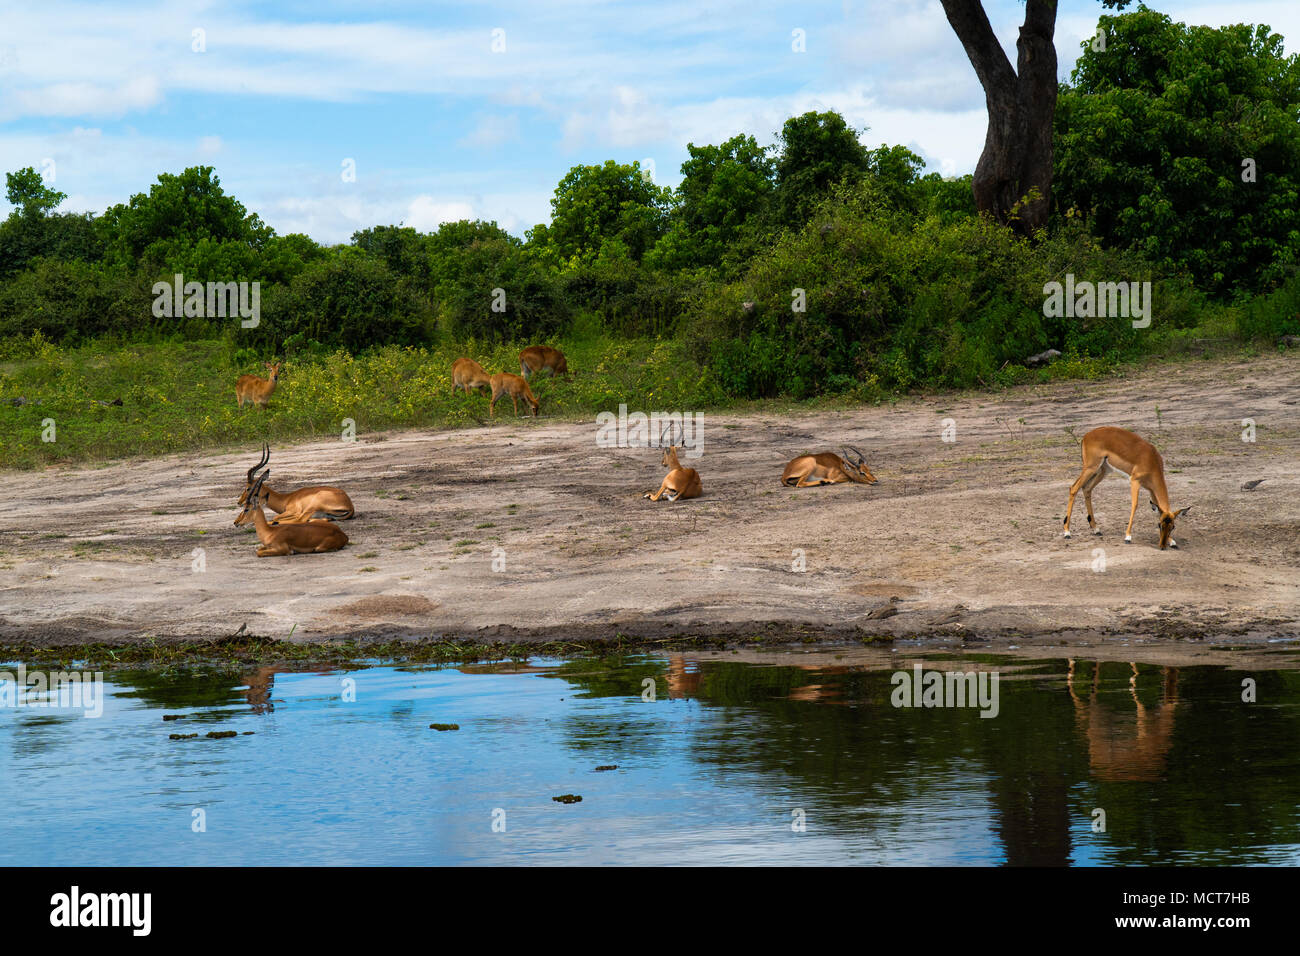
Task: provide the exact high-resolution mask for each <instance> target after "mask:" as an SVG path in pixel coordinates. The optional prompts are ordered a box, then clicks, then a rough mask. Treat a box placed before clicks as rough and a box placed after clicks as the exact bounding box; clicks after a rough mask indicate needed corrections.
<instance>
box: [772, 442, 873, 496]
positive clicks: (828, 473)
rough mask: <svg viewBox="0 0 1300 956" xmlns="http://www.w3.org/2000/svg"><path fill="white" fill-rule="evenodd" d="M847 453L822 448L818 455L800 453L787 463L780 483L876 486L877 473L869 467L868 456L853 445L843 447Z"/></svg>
mask: <svg viewBox="0 0 1300 956" xmlns="http://www.w3.org/2000/svg"><path fill="white" fill-rule="evenodd" d="M840 450H841V451H842V452H843V453H844V454H843V455H837V454H835V453H834V452H833V451H823V452H819V453H818V454H816V455H800V456H799V457H798V458H795V459H793V460H792V461H791V462H790V464H788V465H786V466H785V471H783V472H782V473H781V484H783V485H793V486H794V487H795V488H811V487H815V486H816V485H835V484H839V483H840V482H844V481H852V482H856V483H858V484H860V485H874V484H875V483H876V476H875V475H873V474H872V473H871V469H869V468H868V467H867V456H866V455H864V454H862V452H861V451H859V450H858V449H857V448H854V447H853V446H852V445H846V446H844V447H843V448H841V449H840Z"/></svg>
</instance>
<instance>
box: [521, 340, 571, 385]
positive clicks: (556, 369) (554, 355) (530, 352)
mask: <svg viewBox="0 0 1300 956" xmlns="http://www.w3.org/2000/svg"><path fill="white" fill-rule="evenodd" d="M544 368H548V369H550V370H551V377H552V378H554V377H555V376H556V375H563V376H565V377H566V378H572V376H571V375H569V363H568V362H567V361H566V360H565V358H564V353H563V352H561V351H560V350H559V349H553V348H551V347H550V346H549V345H530V346H528V348H526V349H524V350H523V351H522V352H520V353H519V374H520V375H522V376H523V377H524V378H532V377H533V373H535V372H540V371H541V370H542V369H544Z"/></svg>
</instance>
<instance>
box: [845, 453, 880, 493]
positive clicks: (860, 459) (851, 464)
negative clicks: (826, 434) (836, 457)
mask: <svg viewBox="0 0 1300 956" xmlns="http://www.w3.org/2000/svg"><path fill="white" fill-rule="evenodd" d="M840 451H841V452H843V454H842V455H840V457H841V458H843V459H844V467H845V468H848V469H850V470H852V471H855V472H857V473H858V475H859V476H860V477H861V478H862V480H863V481H865V482H866V483H867V484H869V485H874V484H875V483H876V476H875V475H873V474H872V473H871V469H870V468H868V467H867V456H866V455H864V454H862V452H861V451H859V450H858V449H857V448H854V447H853V446H852V445H845V446H844V447H843V448H841V449H840Z"/></svg>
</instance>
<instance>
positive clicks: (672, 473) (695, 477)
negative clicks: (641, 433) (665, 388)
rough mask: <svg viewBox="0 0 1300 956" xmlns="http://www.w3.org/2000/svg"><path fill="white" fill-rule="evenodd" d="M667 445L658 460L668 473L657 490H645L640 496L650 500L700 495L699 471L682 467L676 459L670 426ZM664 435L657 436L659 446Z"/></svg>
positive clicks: (675, 448) (678, 498)
mask: <svg viewBox="0 0 1300 956" xmlns="http://www.w3.org/2000/svg"><path fill="white" fill-rule="evenodd" d="M667 433H668V437H669V445H668V447H667V448H666V449H665V450H664V456H663V458H662V460H661V461H660V464H662V465H663V466H664V467H665V468H667V469H668V474H667V475H666V476H665V477H664V480H663V484H661V485H660V486H659V490H658V491H647V492H646V493H645V494H643V495H642V496H641V497H642V498H649V499H650V500H651V501H662V500H664V499H667V500H668V501H681V500H683V499H686V498H698V497H699V496H700V473H699V472H698V471H696V470H695V469H694V468H683V467H682V463H681V462H680V461H678V460H677V446H676V445H674V444H672V434H673V430H672V426H671V425H670V426H669V427H668V429H667ZM663 444H664V436H663V434H660V436H659V447H661V448H662V447H663Z"/></svg>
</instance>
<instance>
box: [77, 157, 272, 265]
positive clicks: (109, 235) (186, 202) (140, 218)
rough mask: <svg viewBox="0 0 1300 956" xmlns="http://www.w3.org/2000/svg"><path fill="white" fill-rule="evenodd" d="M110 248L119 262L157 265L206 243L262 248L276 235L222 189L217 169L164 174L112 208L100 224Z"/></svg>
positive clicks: (205, 168) (199, 168)
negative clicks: (201, 242) (147, 189)
mask: <svg viewBox="0 0 1300 956" xmlns="http://www.w3.org/2000/svg"><path fill="white" fill-rule="evenodd" d="M98 222H99V225H100V228H101V229H102V230H103V232H104V236H105V240H106V245H107V246H108V247H109V248H110V249H111V250H112V251H113V252H114V253H115V254H116V256H117V257H118V258H119V259H122V260H126V261H131V260H146V261H147V262H149V263H151V264H153V265H154V266H158V265H161V264H163V263H165V262H167V261H168V260H169V259H174V258H175V257H176V255H177V252H178V250H183V249H184V248H186V247H189V246H193V245H195V244H196V243H198V242H199V241H200V240H203V239H208V240H213V241H217V242H221V241H231V242H239V243H245V244H247V245H249V246H250V247H252V248H254V249H256V248H258V247H260V246H261V244H262V243H263V242H265V241H266V240H267V239H269V238H270V237H271V236H273V235H274V232H273V231H272V230H271V229H270V228H269V227H267V226H266V225H264V224H263V223H262V220H261V219H260V218H259V217H258V216H257V215H256V214H255V213H254V214H250V213H249V212H248V210H247V209H245V208H244V204H243V203H241V202H239V200H237V199H235V197H234V196H229V195H227V194H226V193H225V191H224V190H223V189H222V188H221V180H220V179H219V178H217V176H216V175H215V174H214V171H213V168H212V167H211V166H191V167H190V168H189V169H186V170H185V171H184V172H183V173H181V174H180V175H179V176H175V175H172V174H170V173H163V174H161V175H160V176H159V177H158V182H157V183H155V184H154V185H153V186H150V187H149V193H148V194H147V195H146V194H144V193H137V194H136V195H134V196H132V197H131V200H130V202H128V203H126V204H125V205H123V204H120V203H119V204H118V205H116V206H113V207H111V208H110V209H109V210H108V211H107V212H105V213H104V215H103V217H102V218H100V219H99V220H98Z"/></svg>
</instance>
